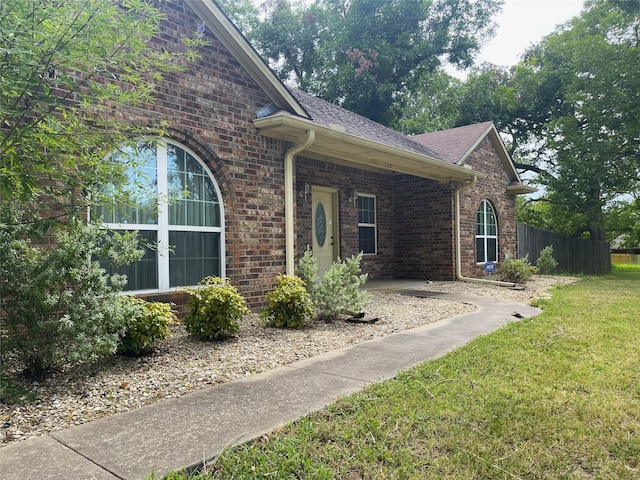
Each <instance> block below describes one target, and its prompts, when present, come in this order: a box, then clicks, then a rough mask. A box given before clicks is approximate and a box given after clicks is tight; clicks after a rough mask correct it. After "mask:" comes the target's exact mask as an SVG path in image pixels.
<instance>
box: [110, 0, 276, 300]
mask: <svg viewBox="0 0 640 480" xmlns="http://www.w3.org/2000/svg"><path fill="white" fill-rule="evenodd" d="M160 8H161V9H163V10H165V11H166V20H164V21H163V22H162V33H161V34H160V36H159V38H156V39H155V40H154V43H155V44H156V45H157V46H158V47H159V48H166V49H167V50H169V51H180V50H181V49H182V48H183V47H182V45H181V44H180V39H181V38H184V37H185V36H190V35H193V34H194V32H196V29H197V28H198V25H199V24H200V23H201V20H200V19H199V18H198V17H197V16H196V15H195V14H194V13H193V12H192V11H191V9H190V8H189V7H188V6H187V4H186V3H185V2H184V1H176V2H171V3H165V2H163V3H161V4H160ZM205 35H206V36H207V39H208V40H209V41H210V42H211V45H209V46H207V47H203V48H201V49H200V50H199V52H200V54H201V58H199V59H198V60H196V61H195V62H194V63H190V62H187V64H186V68H185V70H184V71H183V72H178V73H173V74H170V75H167V76H166V77H165V79H164V80H162V81H161V82H159V83H158V86H157V92H158V93H157V94H156V95H155V103H153V104H149V105H144V106H141V107H139V108H135V109H129V110H127V111H126V112H118V116H121V117H125V118H127V119H129V120H131V121H134V122H138V123H159V122H166V124H167V125H168V126H169V128H168V136H169V137H170V138H172V139H174V140H176V141H178V142H180V143H182V144H184V145H186V146H187V147H189V148H190V149H192V150H193V151H194V152H195V153H196V154H197V155H198V156H199V157H200V158H201V159H202V160H203V161H204V162H205V163H206V164H207V165H208V166H209V168H210V169H211V171H212V172H213V175H214V177H215V179H216V181H217V183H218V186H219V187H220V189H221V193H222V201H223V203H224V209H225V222H226V245H225V250H226V262H227V270H226V274H227V276H228V277H229V278H230V280H231V282H232V284H233V285H235V286H236V287H237V288H238V289H239V291H240V293H241V294H242V295H243V296H244V297H245V298H246V299H247V301H248V302H249V304H250V305H251V306H259V305H261V304H262V303H263V301H264V298H263V297H264V294H265V293H266V292H267V291H268V290H270V289H271V288H272V287H273V285H274V283H275V277H276V276H277V274H279V273H282V272H283V271H284V269H285V233H284V228H285V226H284V169H283V168H284V167H283V158H284V152H285V144H284V142H280V141H276V140H270V139H267V138H264V137H261V136H260V135H258V132H257V131H256V129H255V127H254V126H253V123H252V120H253V119H254V118H255V112H256V111H257V110H258V109H260V108H261V107H263V106H264V105H266V104H268V103H269V102H270V100H269V98H268V97H267V96H266V95H265V94H264V93H263V92H262V90H261V89H260V87H259V86H258V85H257V84H256V83H255V82H254V81H253V80H252V79H251V77H250V76H249V75H248V74H247V73H246V72H245V70H244V69H243V68H242V67H241V66H240V65H239V64H238V62H237V61H236V60H235V59H234V58H233V57H232V55H231V54H230V53H229V52H228V51H227V50H226V49H225V48H224V47H223V46H222V45H221V44H220V43H219V42H218V41H217V39H216V38H215V32H210V31H209V30H208V29H207V31H206V32H205ZM172 296H173V295H167V298H172ZM156 298H158V296H156Z"/></svg>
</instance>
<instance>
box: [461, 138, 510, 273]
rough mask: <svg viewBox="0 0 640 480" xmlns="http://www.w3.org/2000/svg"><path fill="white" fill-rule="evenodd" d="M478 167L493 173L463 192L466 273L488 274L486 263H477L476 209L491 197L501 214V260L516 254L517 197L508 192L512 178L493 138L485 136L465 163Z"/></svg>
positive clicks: (482, 170)
mask: <svg viewBox="0 0 640 480" xmlns="http://www.w3.org/2000/svg"><path fill="white" fill-rule="evenodd" d="M465 163H466V164H467V165H471V166H472V167H473V169H474V170H478V171H481V172H484V173H486V174H488V175H489V177H488V178H486V179H484V180H478V181H477V183H476V185H475V186H474V187H473V188H470V189H467V190H463V191H462V192H461V193H460V205H461V206H460V219H461V222H460V223H461V230H460V236H461V248H462V255H461V258H462V274H463V275H464V276H469V277H485V276H486V275H487V274H486V273H485V272H484V268H483V265H477V264H476V262H477V260H476V251H475V221H476V212H477V210H478V207H479V206H480V203H481V202H482V200H488V201H489V202H490V203H491V205H492V206H493V208H494V210H495V212H496V215H497V217H498V262H500V261H502V260H504V258H505V256H506V255H507V254H510V255H511V256H513V257H515V256H516V214H515V212H516V208H515V196H514V195H509V194H507V188H506V187H507V182H508V181H509V177H508V175H507V173H506V172H505V169H504V165H503V163H502V161H501V160H500V158H499V157H498V155H497V152H496V150H495V147H494V146H493V144H492V143H491V140H490V139H489V138H488V137H487V138H485V139H484V140H483V141H482V142H481V143H480V145H479V146H478V147H477V148H476V150H475V151H474V152H473V153H472V154H471V156H470V157H469V158H468V159H467V161H466V162H465Z"/></svg>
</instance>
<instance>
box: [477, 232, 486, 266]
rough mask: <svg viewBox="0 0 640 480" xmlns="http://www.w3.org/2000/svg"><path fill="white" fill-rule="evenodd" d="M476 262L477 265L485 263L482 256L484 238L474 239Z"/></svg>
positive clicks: (484, 258)
mask: <svg viewBox="0 0 640 480" xmlns="http://www.w3.org/2000/svg"><path fill="white" fill-rule="evenodd" d="M476 261H477V262H478V263H484V262H486V261H487V259H486V257H485V255H484V238H476Z"/></svg>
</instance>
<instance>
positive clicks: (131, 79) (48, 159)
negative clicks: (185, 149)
mask: <svg viewBox="0 0 640 480" xmlns="http://www.w3.org/2000/svg"><path fill="white" fill-rule="evenodd" d="M152 3H153V2H149V1H148V0H127V1H126V2H112V1H103V0H66V1H64V2H48V1H45V2H34V1H32V0H12V1H10V2H0V18H2V23H0V52H1V53H0V196H1V197H2V198H3V199H4V200H5V201H12V202H14V201H18V202H24V203H23V204H24V205H25V206H32V204H30V203H28V202H30V201H32V200H37V201H38V202H39V203H40V204H42V203H44V202H49V203H54V202H56V203H57V204H59V206H60V207H63V210H64V211H63V212H62V213H60V212H57V211H56V212H55V215H52V218H53V217H54V216H62V215H63V214H66V215H68V214H77V213H80V214H84V213H85V207H86V203H87V201H88V199H89V198H92V199H93V200H98V199H99V193H100V192H99V190H95V188H94V187H95V186H96V185H97V184H100V185H116V186H117V185H118V183H119V182H122V181H123V180H124V178H125V177H126V169H127V165H118V164H115V163H110V162H104V161H103V157H104V155H105V154H106V153H107V152H109V151H113V150H115V149H116V148H117V147H118V146H119V145H122V144H126V143H128V142H130V141H131V139H132V138H134V137H136V136H140V135H143V134H148V133H155V134H158V133H161V131H162V129H161V127H160V128H150V127H146V126H135V125H134V124H133V122H130V121H129V119H128V118H127V116H126V115H123V116H120V117H118V116H116V115H114V111H115V110H120V111H122V110H124V109H126V108H127V107H131V106H136V105H140V104H142V103H148V102H152V101H153V92H154V89H155V84H156V83H157V82H158V81H159V80H160V78H161V76H162V75H163V74H164V73H167V72H175V71H178V70H181V69H183V68H184V65H185V62H189V61H191V60H193V59H194V58H195V57H196V56H197V54H196V49H197V47H198V46H200V45H202V44H204V43H206V42H205V40H204V38H203V37H202V36H199V35H198V34H197V33H194V36H193V37H192V38H185V39H184V40H183V48H181V51H179V52H169V51H167V50H164V51H163V50H157V49H154V48H153V47H152V46H151V45H150V42H149V40H150V39H151V38H152V37H154V36H155V35H157V34H158V33H159V25H160V21H161V20H162V18H163V14H162V13H161V12H160V11H159V10H158V9H157V8H156V7H155V6H154V5H153V4H152ZM194 30H195V26H194ZM81 191H84V192H85V193H88V194H93V195H86V196H79V195H78V192H81Z"/></svg>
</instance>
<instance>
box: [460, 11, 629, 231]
mask: <svg viewBox="0 0 640 480" xmlns="http://www.w3.org/2000/svg"><path fill="white" fill-rule="evenodd" d="M639 5H640V2H638V1H637V0H634V1H632V2H620V1H615V0H594V1H591V2H588V3H587V8H586V9H585V10H584V11H583V13H582V14H581V15H580V16H579V17H577V18H575V19H574V20H572V21H571V22H570V23H567V24H565V25H562V26H560V27H559V28H558V29H557V30H556V31H555V32H554V33H553V34H551V35H549V36H548V37H546V38H545V39H543V40H542V41H541V42H540V43H539V44H538V45H535V46H534V47H532V48H531V49H530V50H529V51H528V52H526V54H525V56H524V59H523V61H522V62H520V63H519V64H518V65H517V66H516V67H514V68H512V69H509V70H507V69H501V68H496V67H493V66H484V67H483V68H481V69H479V70H476V71H474V72H473V73H472V75H471V76H470V77H469V78H468V80H467V81H466V82H465V84H464V85H463V87H462V92H461V94H460V104H459V105H460V107H459V112H460V113H459V115H460V116H459V118H458V121H457V123H458V124H468V123H473V122H478V121H485V120H493V121H494V122H495V123H496V125H497V127H498V129H499V130H500V131H501V132H502V133H503V134H504V135H505V139H506V140H507V144H508V147H509V149H510V152H511V154H512V156H513V157H514V161H515V164H516V167H518V168H519V169H520V170H521V171H522V172H532V173H533V174H535V182H536V183H538V184H539V185H541V186H542V189H541V191H542V192H543V195H542V197H540V198H539V199H538V201H539V203H540V204H539V205H537V206H535V207H534V206H532V204H531V203H529V204H528V205H527V206H526V207H525V208H524V209H523V210H521V212H520V218H521V219H524V218H526V219H527V220H526V221H527V222H533V224H534V225H536V226H539V227H541V228H547V229H552V230H555V231H558V232H560V233H564V234H567V235H572V236H584V235H586V236H588V237H589V238H592V239H597V240H604V239H605V238H606V228H605V226H606V215H607V211H609V210H610V209H611V207H612V205H614V204H615V202H617V201H619V200H620V199H621V197H623V196H624V195H627V194H629V193H631V192H637V191H638V187H639V185H640V78H639V77H638V75H637V65H638V64H640V48H639V47H640V36H639V33H638V32H639V31H640V15H639V13H640V8H639ZM612 211H615V210H612Z"/></svg>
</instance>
